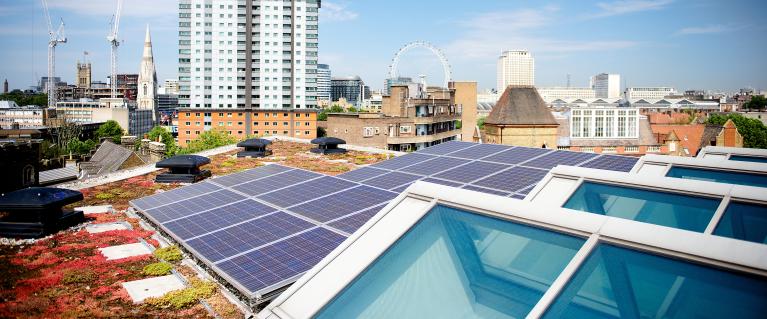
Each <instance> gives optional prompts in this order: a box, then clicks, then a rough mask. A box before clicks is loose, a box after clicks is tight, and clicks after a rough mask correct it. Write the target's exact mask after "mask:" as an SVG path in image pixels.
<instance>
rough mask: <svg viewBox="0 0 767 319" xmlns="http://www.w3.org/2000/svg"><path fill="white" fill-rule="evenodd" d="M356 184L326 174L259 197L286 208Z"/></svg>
mask: <svg viewBox="0 0 767 319" xmlns="http://www.w3.org/2000/svg"><path fill="white" fill-rule="evenodd" d="M356 185H357V184H355V183H352V182H349V181H345V180H342V179H338V178H335V177H330V176H325V177H320V178H318V179H314V180H311V181H308V182H305V183H301V184H296V185H293V186H291V187H288V188H284V189H281V190H280V191H279V192H271V193H267V194H263V195H261V196H258V199H261V200H264V201H266V202H269V203H271V204H274V205H277V206H279V207H283V208H286V207H290V206H293V205H296V204H300V203H303V202H308V201H310V200H314V199H317V198H318V197H322V196H325V195H328V194H332V193H335V192H338V191H341V190H344V189H348V188H352V187H354V186H356Z"/></svg>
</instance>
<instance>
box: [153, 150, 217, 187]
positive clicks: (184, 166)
mask: <svg viewBox="0 0 767 319" xmlns="http://www.w3.org/2000/svg"><path fill="white" fill-rule="evenodd" d="M207 164H210V159H209V158H207V157H204V156H199V155H178V156H173V157H171V158H169V159H166V160H162V161H159V162H157V164H155V167H157V168H167V169H168V171H167V172H165V173H162V174H160V175H157V177H156V178H155V182H158V183H196V182H199V181H201V180H203V179H205V178H207V177H210V175H211V174H210V171H209V170H202V169H200V166H203V165H207Z"/></svg>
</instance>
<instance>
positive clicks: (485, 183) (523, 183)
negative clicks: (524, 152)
mask: <svg viewBox="0 0 767 319" xmlns="http://www.w3.org/2000/svg"><path fill="white" fill-rule="evenodd" d="M546 174H548V170H542V169H537V168H529V167H522V166H515V167H512V168H510V169H508V170H505V171H502V172H500V173H497V174H494V175H491V176H488V177H486V178H483V179H480V180H478V181H475V182H473V183H472V185H476V186H482V187H485V188H490V189H494V190H499V191H503V192H509V193H513V192H516V191H518V190H521V189H524V188H527V187H528V186H530V185H532V184H535V183H537V182H539V181H540V180H541V179H543V177H544V176H546Z"/></svg>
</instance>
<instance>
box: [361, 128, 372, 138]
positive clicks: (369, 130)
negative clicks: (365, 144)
mask: <svg viewBox="0 0 767 319" xmlns="http://www.w3.org/2000/svg"><path fill="white" fill-rule="evenodd" d="M374 133H375V130H374V129H373V128H372V127H363V128H362V137H373V134H374Z"/></svg>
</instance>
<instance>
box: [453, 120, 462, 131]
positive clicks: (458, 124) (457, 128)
mask: <svg viewBox="0 0 767 319" xmlns="http://www.w3.org/2000/svg"><path fill="white" fill-rule="evenodd" d="M461 127H463V123H462V122H461V120H456V121H455V129H456V130H460V129H461Z"/></svg>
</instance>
